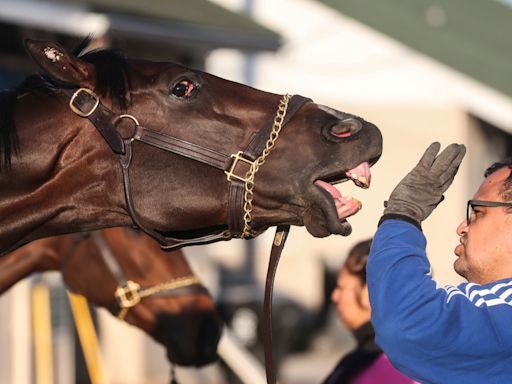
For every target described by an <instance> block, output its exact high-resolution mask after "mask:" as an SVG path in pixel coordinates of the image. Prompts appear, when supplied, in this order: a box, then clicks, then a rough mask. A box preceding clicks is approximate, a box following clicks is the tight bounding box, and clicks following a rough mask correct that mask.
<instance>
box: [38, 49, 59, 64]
mask: <svg viewBox="0 0 512 384" xmlns="http://www.w3.org/2000/svg"><path fill="white" fill-rule="evenodd" d="M43 52H44V54H45V55H46V57H47V58H48V59H50V60H51V61H52V62H53V63H55V62H57V61H59V60H60V58H61V57H62V56H64V54H63V53H62V52H61V51H59V50H58V49H55V48H53V47H46V48H45V49H44V50H43Z"/></svg>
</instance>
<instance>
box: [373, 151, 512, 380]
mask: <svg viewBox="0 0 512 384" xmlns="http://www.w3.org/2000/svg"><path fill="white" fill-rule="evenodd" d="M439 150H440V144H439V143H433V144H432V145H431V146H430V147H429V148H428V149H427V150H426V151H425V154H424V155H423V157H422V158H421V159H420V161H419V163H418V164H417V165H416V166H415V167H414V168H413V169H412V170H411V172H409V173H408V174H407V175H406V176H405V177H404V178H403V179H402V181H400V183H399V184H398V185H397V186H396V188H395V189H394V190H393V192H392V193H391V195H390V197H389V200H388V202H387V206H386V208H385V209H384V214H383V216H382V218H381V219H380V222H379V227H378V229H377V232H376V234H375V237H374V241H373V244H372V249H371V252H370V256H369V259H368V268H367V273H368V276H367V277H368V288H369V293H370V302H371V305H372V322H373V325H374V327H375V331H376V342H377V344H378V345H380V346H381V347H382V348H383V350H384V351H385V353H386V354H387V355H388V356H389V358H390V360H391V361H392V362H393V364H394V365H395V367H397V368H398V369H399V370H400V371H401V372H403V373H405V374H406V375H408V376H410V377H413V378H415V379H416V380H418V381H420V382H422V383H449V384H457V383H464V384H473V383H474V384H482V383H496V384H498V383H499V384H503V383H510V382H511V381H512V327H511V323H512V161H511V160H510V159H508V160H506V161H503V162H499V163H495V164H493V165H492V166H491V167H489V168H488V169H487V171H486V172H485V178H484V180H483V182H482V184H481V185H480V187H479V188H478V190H477V191H476V193H475V195H474V196H473V198H472V199H471V200H469V201H468V203H467V212H466V217H465V218H464V219H463V220H462V222H461V223H460V225H459V226H458V227H457V234H458V235H459V237H460V243H459V244H458V245H457V246H456V248H455V251H454V252H455V255H456V256H457V258H456V260H455V262H454V269H455V271H456V272H457V273H458V274H459V275H461V276H462V277H464V278H465V279H466V280H467V282H465V283H462V284H460V285H458V286H457V287H455V286H445V287H444V288H441V287H438V286H437V284H436V282H435V281H434V280H433V279H432V276H431V273H430V263H429V261H428V258H427V256H426V251H425V247H426V239H425V237H424V235H423V233H422V231H421V223H422V222H423V221H424V220H425V219H426V218H427V217H428V216H429V215H430V214H431V212H432V211H433V210H434V209H435V208H436V206H437V205H438V204H439V203H440V202H441V201H442V200H443V193H444V192H445V191H446V190H447V189H448V187H449V186H450V184H451V183H452V181H453V179H454V177H455V175H456V173H457V170H458V168H459V165H460V163H461V161H462V158H463V157H464V154H465V151H466V149H465V147H464V146H463V145H458V144H451V145H449V146H448V147H446V148H445V149H444V150H443V151H442V152H441V153H439Z"/></svg>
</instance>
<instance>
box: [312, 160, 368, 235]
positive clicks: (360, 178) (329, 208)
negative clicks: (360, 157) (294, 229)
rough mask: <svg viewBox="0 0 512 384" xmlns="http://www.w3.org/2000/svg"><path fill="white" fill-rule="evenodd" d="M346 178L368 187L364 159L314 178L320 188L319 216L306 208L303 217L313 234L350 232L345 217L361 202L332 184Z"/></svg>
mask: <svg viewBox="0 0 512 384" xmlns="http://www.w3.org/2000/svg"><path fill="white" fill-rule="evenodd" d="M346 180H352V181H353V182H354V184H355V185H357V186H358V187H360V188H369V187H370V181H371V172H370V165H369V164H368V162H364V163H361V164H359V165H358V166H357V167H355V168H352V169H350V170H348V171H346V172H344V173H338V174H333V175H326V176H323V177H321V178H319V179H317V180H315V182H314V184H315V185H316V186H317V187H318V189H319V190H320V192H321V193H320V195H321V198H320V201H319V204H318V207H317V208H319V209H320V211H321V213H322V216H323V220H321V218H320V217H319V212H318V211H317V212H314V211H313V212H309V214H308V215H306V217H305V218H304V225H305V226H306V228H307V230H308V231H309V232H310V233H311V234H312V235H313V236H317V237H324V236H327V235H329V234H340V235H343V236H348V235H349V234H350V233H351V232H352V227H351V225H350V223H349V222H348V221H347V218H348V217H350V216H353V215H355V214H356V213H357V212H359V210H360V209H361V207H362V204H361V202H360V201H359V200H357V199H355V198H353V197H351V196H343V195H342V194H341V192H340V191H339V190H338V189H336V188H335V187H334V184H337V183H340V182H343V181H346ZM322 221H323V223H322Z"/></svg>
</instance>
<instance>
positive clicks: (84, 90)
mask: <svg viewBox="0 0 512 384" xmlns="http://www.w3.org/2000/svg"><path fill="white" fill-rule="evenodd" d="M81 92H85V93H86V94H87V95H88V96H89V97H90V98H91V99H94V101H95V102H94V106H93V107H92V108H91V110H90V111H89V112H82V111H81V110H80V109H79V108H78V107H77V106H76V105H75V104H74V102H75V99H76V98H77V97H78V95H80V93H81ZM99 104H100V98H99V97H98V96H97V95H96V94H95V93H94V92H93V91H91V90H90V89H88V88H79V89H77V90H76V92H75V93H73V96H71V100H69V108H71V110H72V111H73V112H75V113H76V114H77V115H78V116H82V117H88V116H91V115H92V114H93V113H94V111H95V110H96V108H98V105H99Z"/></svg>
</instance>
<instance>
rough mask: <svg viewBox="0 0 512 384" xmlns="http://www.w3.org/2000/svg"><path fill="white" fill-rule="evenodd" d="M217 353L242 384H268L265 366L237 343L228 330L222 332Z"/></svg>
mask: <svg viewBox="0 0 512 384" xmlns="http://www.w3.org/2000/svg"><path fill="white" fill-rule="evenodd" d="M217 352H218V354H219V356H220V358H221V359H222V360H224V362H225V363H226V364H227V365H228V366H229V368H231V370H232V371H233V372H234V373H235V374H236V375H237V376H238V378H239V379H240V381H241V382H242V383H244V384H266V383H267V380H266V377H265V368H264V367H263V365H262V364H261V363H260V362H259V361H258V360H257V359H256V358H255V357H254V356H253V355H252V354H251V353H250V352H249V351H247V350H246V349H245V348H244V347H242V346H241V345H240V343H239V342H237V340H236V339H235V338H234V337H233V335H232V334H231V332H230V330H229V329H228V328H224V331H223V332H222V338H221V339H220V343H219V346H218V349H217Z"/></svg>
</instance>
